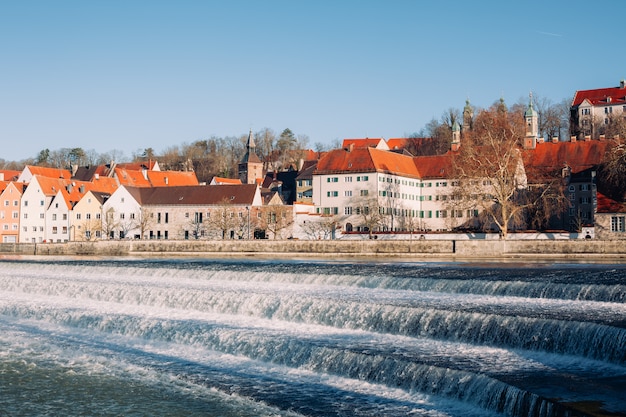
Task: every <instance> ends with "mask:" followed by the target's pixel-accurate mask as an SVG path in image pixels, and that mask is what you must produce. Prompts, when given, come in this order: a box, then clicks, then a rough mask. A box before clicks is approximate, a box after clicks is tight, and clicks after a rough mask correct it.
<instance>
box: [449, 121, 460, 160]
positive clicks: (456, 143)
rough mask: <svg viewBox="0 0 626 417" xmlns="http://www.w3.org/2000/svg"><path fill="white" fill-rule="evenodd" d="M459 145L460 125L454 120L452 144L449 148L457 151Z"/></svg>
mask: <svg viewBox="0 0 626 417" xmlns="http://www.w3.org/2000/svg"><path fill="white" fill-rule="evenodd" d="M460 147H461V126H459V123H458V122H457V121H456V120H455V121H454V123H453V124H452V146H451V147H450V150H451V151H452V152H457V151H458V150H459V148H460Z"/></svg>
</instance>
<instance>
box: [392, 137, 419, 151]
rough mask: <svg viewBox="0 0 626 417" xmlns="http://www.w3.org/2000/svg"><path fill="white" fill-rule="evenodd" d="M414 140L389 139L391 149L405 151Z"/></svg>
mask: <svg viewBox="0 0 626 417" xmlns="http://www.w3.org/2000/svg"><path fill="white" fill-rule="evenodd" d="M412 140H413V139H411V138H390V139H387V146H389V149H404V148H406V147H407V145H408V144H409V143H411V141H412Z"/></svg>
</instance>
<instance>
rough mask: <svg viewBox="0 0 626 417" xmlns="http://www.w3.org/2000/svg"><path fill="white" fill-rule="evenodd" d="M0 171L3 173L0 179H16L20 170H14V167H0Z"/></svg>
mask: <svg viewBox="0 0 626 417" xmlns="http://www.w3.org/2000/svg"><path fill="white" fill-rule="evenodd" d="M0 173H1V174H3V177H4V178H3V179H2V181H16V180H17V178H18V177H19V176H20V174H21V173H22V171H16V170H14V169H0Z"/></svg>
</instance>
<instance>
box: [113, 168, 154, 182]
mask: <svg viewBox="0 0 626 417" xmlns="http://www.w3.org/2000/svg"><path fill="white" fill-rule="evenodd" d="M115 177H116V178H117V181H118V182H119V183H120V185H126V186H130V187H150V181H148V178H146V177H144V175H143V172H142V171H134V170H127V169H124V168H115Z"/></svg>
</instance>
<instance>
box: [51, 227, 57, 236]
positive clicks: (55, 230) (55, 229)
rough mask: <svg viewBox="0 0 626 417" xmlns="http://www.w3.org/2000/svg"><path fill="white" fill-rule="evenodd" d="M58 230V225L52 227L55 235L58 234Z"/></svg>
mask: <svg viewBox="0 0 626 417" xmlns="http://www.w3.org/2000/svg"><path fill="white" fill-rule="evenodd" d="M57 232H58V230H57V227H56V226H54V227H53V228H52V234H53V235H56V234H57Z"/></svg>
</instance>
